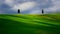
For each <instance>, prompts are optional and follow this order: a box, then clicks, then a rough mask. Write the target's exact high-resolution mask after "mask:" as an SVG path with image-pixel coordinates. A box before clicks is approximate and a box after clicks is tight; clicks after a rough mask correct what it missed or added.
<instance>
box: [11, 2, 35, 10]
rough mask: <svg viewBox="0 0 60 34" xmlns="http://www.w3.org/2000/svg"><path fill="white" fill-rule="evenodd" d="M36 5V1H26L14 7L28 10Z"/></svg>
mask: <svg viewBox="0 0 60 34" xmlns="http://www.w3.org/2000/svg"><path fill="white" fill-rule="evenodd" d="M35 5H36V3H35V2H24V3H22V4H17V5H14V7H13V8H12V9H14V10H17V9H20V10H22V11H23V10H28V9H30V8H33V7H34V6H35Z"/></svg>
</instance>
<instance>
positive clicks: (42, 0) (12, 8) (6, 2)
mask: <svg viewBox="0 0 60 34" xmlns="http://www.w3.org/2000/svg"><path fill="white" fill-rule="evenodd" d="M18 9H20V10H21V14H41V10H42V9H44V11H45V13H51V12H59V11H60V0H0V14H17V10H18Z"/></svg>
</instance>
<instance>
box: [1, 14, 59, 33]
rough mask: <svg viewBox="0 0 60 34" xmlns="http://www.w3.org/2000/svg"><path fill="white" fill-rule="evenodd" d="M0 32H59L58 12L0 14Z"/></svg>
mask: <svg viewBox="0 0 60 34" xmlns="http://www.w3.org/2000/svg"><path fill="white" fill-rule="evenodd" d="M0 34H60V14H44V15H42V14H40V15H35V14H33V15H32V14H30V15H27V14H25V15H24V14H15V15H8V14H5V15H4V14H0Z"/></svg>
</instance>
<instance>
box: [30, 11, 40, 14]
mask: <svg viewBox="0 0 60 34" xmlns="http://www.w3.org/2000/svg"><path fill="white" fill-rule="evenodd" d="M30 14H41V10H33V11H31V12H30Z"/></svg>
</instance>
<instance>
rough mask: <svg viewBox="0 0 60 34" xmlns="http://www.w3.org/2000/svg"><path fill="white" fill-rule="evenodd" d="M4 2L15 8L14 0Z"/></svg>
mask: <svg viewBox="0 0 60 34" xmlns="http://www.w3.org/2000/svg"><path fill="white" fill-rule="evenodd" d="M4 2H5V4H7V5H9V6H13V5H14V3H15V2H14V0H5V1H4Z"/></svg>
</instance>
